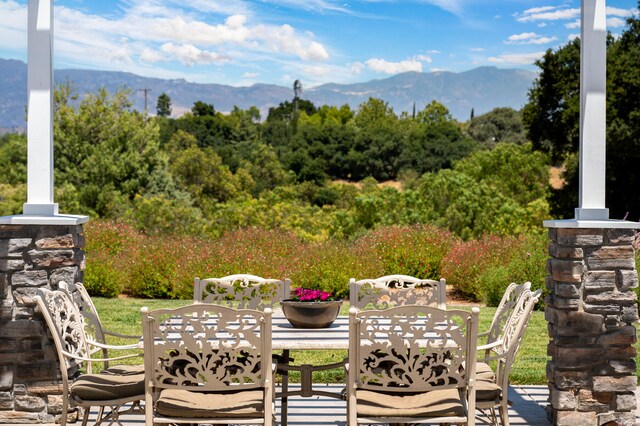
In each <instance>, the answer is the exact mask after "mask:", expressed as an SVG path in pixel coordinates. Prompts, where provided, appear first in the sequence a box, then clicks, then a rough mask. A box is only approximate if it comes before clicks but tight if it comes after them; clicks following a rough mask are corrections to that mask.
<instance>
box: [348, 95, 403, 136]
mask: <svg viewBox="0 0 640 426" xmlns="http://www.w3.org/2000/svg"><path fill="white" fill-rule="evenodd" d="M353 121H354V123H355V125H356V126H357V127H359V128H360V129H367V128H371V127H389V126H395V125H396V124H397V121H398V116H396V114H395V113H394V112H393V108H391V107H390V106H389V102H385V101H383V100H382V99H377V98H369V100H367V101H366V102H363V103H361V104H360V106H359V107H358V112H357V113H356V115H355V117H354V119H353Z"/></svg>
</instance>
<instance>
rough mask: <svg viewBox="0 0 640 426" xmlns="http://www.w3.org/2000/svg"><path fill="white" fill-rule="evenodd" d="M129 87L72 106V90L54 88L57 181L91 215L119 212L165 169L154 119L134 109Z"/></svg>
mask: <svg viewBox="0 0 640 426" xmlns="http://www.w3.org/2000/svg"><path fill="white" fill-rule="evenodd" d="M129 93H130V92H129V91H126V90H120V91H118V92H116V93H115V94H113V95H109V94H108V93H107V91H106V90H105V89H101V90H100V91H98V93H96V94H90V95H87V96H86V97H84V98H83V100H82V101H81V102H80V105H79V106H78V107H77V108H74V107H73V106H72V105H71V102H70V99H71V97H72V95H71V93H70V89H69V88H67V87H65V86H61V87H60V88H59V89H58V90H56V92H55V98H54V99H55V110H54V114H55V117H54V136H55V137H54V141H55V143H54V153H55V155H54V158H55V168H56V182H57V183H59V184H70V185H72V186H73V187H75V189H76V191H77V196H78V199H79V200H80V202H81V205H82V206H84V207H85V208H87V209H89V211H88V212H89V213H94V214H97V215H99V216H111V217H113V216H115V215H118V214H119V213H121V210H122V209H123V208H124V207H126V204H127V202H128V201H131V200H133V198H134V197H135V196H136V195H137V194H144V193H145V192H146V191H147V188H148V186H149V185H150V183H151V181H150V180H151V177H152V176H154V175H156V174H158V173H161V172H162V171H163V170H166V165H167V157H166V156H165V155H164V153H163V152H162V151H160V149H159V148H160V146H159V142H158V139H159V136H158V126H157V124H156V122H155V120H146V121H145V119H144V116H143V115H142V114H140V113H138V112H136V111H132V110H131V105H132V104H131V101H130V100H129V97H128V95H129Z"/></svg>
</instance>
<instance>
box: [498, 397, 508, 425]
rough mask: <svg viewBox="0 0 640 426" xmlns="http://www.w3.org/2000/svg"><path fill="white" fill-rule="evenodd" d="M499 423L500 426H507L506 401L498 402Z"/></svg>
mask: <svg viewBox="0 0 640 426" xmlns="http://www.w3.org/2000/svg"><path fill="white" fill-rule="evenodd" d="M499 409H500V422H501V423H502V426H509V406H508V405H507V400H506V399H505V400H502V401H500V408H499Z"/></svg>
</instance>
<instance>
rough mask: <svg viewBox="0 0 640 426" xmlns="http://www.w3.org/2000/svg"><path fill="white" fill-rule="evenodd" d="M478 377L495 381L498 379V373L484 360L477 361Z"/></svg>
mask: <svg viewBox="0 0 640 426" xmlns="http://www.w3.org/2000/svg"><path fill="white" fill-rule="evenodd" d="M476 378H477V379H478V380H483V381H490V382H493V381H495V380H496V373H494V372H493V369H492V368H491V366H489V364H487V363H484V362H477V363H476Z"/></svg>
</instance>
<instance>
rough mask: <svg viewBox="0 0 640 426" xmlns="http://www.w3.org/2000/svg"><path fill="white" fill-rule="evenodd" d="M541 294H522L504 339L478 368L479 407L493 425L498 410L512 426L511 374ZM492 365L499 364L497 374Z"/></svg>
mask: <svg viewBox="0 0 640 426" xmlns="http://www.w3.org/2000/svg"><path fill="white" fill-rule="evenodd" d="M541 293H542V290H538V291H536V292H532V291H531V290H528V289H525V290H524V291H523V292H522V294H521V296H520V297H519V298H518V299H517V301H516V303H515V304H514V306H513V309H512V313H511V315H510V316H509V318H508V319H507V321H506V324H505V327H504V331H503V334H502V338H501V339H499V340H498V344H493V345H492V346H491V348H490V349H489V350H488V354H487V355H485V356H484V357H483V358H482V359H481V360H479V362H478V363H477V365H476V371H478V381H477V390H476V407H477V408H478V409H479V410H481V411H482V412H483V413H485V414H487V417H488V419H489V420H490V421H491V423H492V424H494V425H498V424H499V422H498V416H497V415H496V411H495V408H496V407H497V408H498V411H499V414H500V420H501V423H502V425H503V426H509V413H508V410H509V400H508V389H509V373H510V372H511V367H512V365H513V362H514V361H515V357H516V354H517V352H518V349H519V348H520V344H521V343H522V339H523V338H524V333H525V331H526V329H527V325H528V324H529V320H530V319H531V314H532V312H533V308H534V307H535V305H536V304H537V303H538V300H539V298H540V294H541ZM490 363H495V364H496V367H495V370H494V369H492V368H491V366H490V365H489V364H490ZM487 411H488V413H487Z"/></svg>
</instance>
